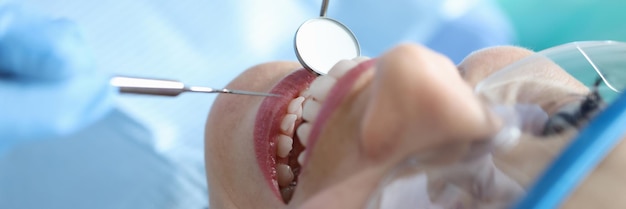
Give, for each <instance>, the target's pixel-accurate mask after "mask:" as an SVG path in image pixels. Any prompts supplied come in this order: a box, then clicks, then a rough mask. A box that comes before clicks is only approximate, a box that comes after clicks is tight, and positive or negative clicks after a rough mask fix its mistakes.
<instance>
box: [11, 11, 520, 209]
mask: <svg viewBox="0 0 626 209" xmlns="http://www.w3.org/2000/svg"><path fill="white" fill-rule="evenodd" d="M445 2H456V1H445ZM475 2H479V3H476V4H473V5H470V6H467V7H465V9H463V8H461V7H458V5H457V4H449V3H448V4H445V3H443V1H441V2H435V3H433V4H432V5H431V4H425V3H416V1H411V0H404V1H398V2H394V3H393V4H389V3H387V4H386V3H385V2H384V1H373V0H367V1H357V0H352V1H350V0H346V1H332V2H331V4H330V7H329V13H328V15H329V16H330V17H331V18H334V19H338V20H340V21H343V22H344V23H345V24H346V25H347V26H348V27H350V28H352V29H353V30H354V32H355V34H356V35H357V37H358V38H359V41H360V43H361V45H362V49H363V54H364V55H366V56H372V57H374V56H378V55H379V54H380V53H382V52H383V51H384V50H386V49H388V48H389V47H391V46H393V45H394V44H396V43H398V42H403V41H412V42H419V43H423V44H425V45H427V46H431V47H433V48H435V49H437V50H439V51H441V52H444V53H447V54H449V55H450V56H452V58H453V60H455V61H459V60H461V59H462V57H464V56H465V54H466V52H469V51H472V50H475V49H478V48H482V47H486V46H490V45H499V44H506V43H508V42H509V39H510V37H509V36H508V32H507V31H508V25H507V24H506V21H503V19H502V18H501V16H500V15H499V13H498V11H497V9H495V8H493V7H492V6H491V3H490V2H487V1H484V2H483V1H475ZM20 3H21V4H22V5H23V6H24V7H27V8H31V9H35V10H38V11H39V12H40V13H41V14H43V15H46V16H51V17H54V18H66V19H68V20H71V21H73V22H74V23H75V25H78V26H79V28H80V32H81V34H82V37H83V39H84V42H86V44H87V45H86V47H85V46H76V47H77V48H81V47H85V48H86V49H85V50H87V51H90V52H91V53H92V54H93V58H95V59H94V60H93V65H86V66H91V67H84V69H86V70H87V71H89V70H92V71H93V72H101V73H102V74H104V75H107V76H108V75H113V74H122V75H131V76H132V75H135V76H149V77H160V78H172V79H179V80H182V81H185V82H187V83H189V84H196V85H207V86H211V87H222V86H225V85H226V84H227V83H228V81H230V80H231V79H233V78H234V77H235V76H237V75H238V74H239V73H241V72H242V71H243V70H245V69H246V68H248V67H250V66H253V65H256V64H259V63H261V62H268V61H273V60H294V61H295V60H297V59H296V57H295V54H294V52H293V34H294V32H295V30H296V29H297V27H298V26H299V25H300V24H301V23H302V22H304V21H305V20H306V19H308V18H312V17H316V16H317V15H318V14H319V7H320V3H321V1H318V0H315V1H314V0H304V1H292V0H278V1H257V0H240V1H207V0H189V1H154V0H134V1H121V0H119V1H115V0H111V1H79V0H22V1H20ZM446 5H448V6H446ZM455 5H457V6H455ZM450 8H452V9H450ZM459 8H461V9H459ZM438 11H441V12H438ZM446 11H448V12H446ZM449 11H453V12H449ZM454 11H456V12H454ZM459 11H461V12H459ZM478 11H480V12H478ZM425 12H427V13H425ZM423 14H427V15H423ZM487 14H491V15H487ZM0 25H1V24H0ZM475 26H481V27H479V28H475ZM72 27H74V26H72ZM33 30H35V29H33ZM72 30H74V29H72ZM46 37H47V36H46ZM50 37H55V36H50ZM27 43H30V42H27ZM35 49H38V48H36V47H35ZM81 50H82V49H81ZM3 53H4V52H3ZM7 53H13V50H9V51H8V52H7ZM83 55H84V54H82V53H81V55H76V57H73V56H69V57H63V58H64V59H68V60H72V59H80V60H82V59H83V58H81V57H82V56H83ZM85 60H87V58H85ZM18 64H23V63H18ZM51 66H52V67H51V68H50V71H51V72H56V73H51V74H50V75H52V77H55V76H58V77H59V78H54V79H57V80H61V81H71V78H72V77H70V78H68V77H66V76H65V74H64V73H62V72H65V71H64V70H63V69H65V68H64V67H61V66H64V65H51ZM55 66H57V67H55ZM15 69H16V70H17V71H26V70H24V69H26V68H23V69H22V68H15ZM35 69H36V68H35ZM69 69H70V68H68V70H67V71H68V72H73V70H69ZM81 69H83V68H82V67H81ZM36 70H37V69H36ZM35 75H39V74H37V73H35ZM86 77H87V76H86ZM86 77H85V79H76V83H72V82H58V83H57V85H60V86H63V87H64V88H61V87H58V88H53V89H50V90H45V91H44V90H42V89H15V90H11V91H12V92H16V93H20V94H21V95H24V94H29V93H31V92H32V94H33V95H35V96H32V99H31V100H29V101H20V102H18V103H16V104H15V105H14V106H12V107H14V109H11V111H12V116H11V117H12V118H5V117H3V119H6V120H7V121H8V120H10V119H13V120H23V121H39V120H38V119H37V117H34V116H37V115H35V114H30V112H32V111H39V113H38V114H51V113H49V112H58V113H57V114H60V115H64V113H65V111H69V112H71V111H75V110H76V111H77V109H79V108H69V107H78V106H80V107H83V108H86V107H92V106H89V105H83V104H79V103H76V104H68V105H69V106H67V107H66V106H64V105H53V104H50V103H52V102H51V101H56V98H55V97H52V96H50V95H54V94H56V95H62V96H64V97H65V98H74V99H77V100H76V101H81V100H80V99H81V98H82V99H83V100H82V101H85V102H87V103H88V102H89V101H90V102H91V103H89V104H99V105H102V106H103V108H102V109H104V110H106V109H107V108H106V105H107V104H108V103H107V102H102V101H100V100H99V99H102V98H105V99H103V100H106V101H108V98H109V97H108V96H106V95H109V94H107V93H103V92H99V91H92V92H88V89H92V88H93V89H98V88H100V89H101V90H102V91H107V90H106V89H107V87H106V85H105V84H103V83H101V82H97V80H98V79H102V78H104V77H102V76H100V77H99V76H96V75H95V73H94V76H93V78H90V79H93V80H90V79H86ZM2 78H3V79H5V78H6V77H2ZM92 81H93V82H92ZM10 82H14V83H15V84H16V85H24V84H23V83H22V82H21V81H16V80H10ZM81 82H82V83H81ZM37 85H43V84H37ZM71 85H75V86H80V87H81V88H80V89H85V90H84V91H83V90H81V92H79V93H82V94H80V96H79V95H77V94H78V93H76V94H71V93H70V92H71V91H70V90H71V89H76V88H75V86H71ZM90 86H95V87H90ZM83 87H84V88H83ZM55 89H59V90H55ZM31 90H32V91H31ZM0 92H2V90H0ZM16 95H17V94H16ZM113 97H115V104H116V106H115V107H114V109H113V110H112V112H110V113H109V114H106V113H107V111H102V112H103V113H100V114H93V115H92V116H93V117H92V116H90V115H89V114H85V115H84V116H85V117H86V118H81V117H78V116H81V115H78V116H77V115H73V116H71V114H70V116H71V117H72V118H73V119H72V120H75V121H78V122H75V123H68V124H70V125H67V127H69V128H67V127H66V128H63V130H67V131H50V132H49V133H57V132H58V134H51V135H49V136H42V137H35V138H34V139H32V140H29V143H13V142H15V141H17V140H15V138H10V139H4V138H3V139H2V140H0V147H3V148H4V150H5V151H4V152H2V151H0V188H1V191H0V208H17V209H22V208H95V209H98V208H120V209H122V208H203V207H206V206H207V204H208V203H207V199H206V198H207V197H208V195H207V190H206V182H205V180H204V161H203V156H204V155H203V147H204V143H203V136H204V133H203V132H204V122H205V120H206V116H207V113H208V112H209V109H210V106H211V103H212V102H213V99H214V98H215V96H214V95H202V94H201V95H197V94H183V95H181V96H179V97H177V98H161V97H149V96H129V95H121V96H115V95H114V96H113ZM0 98H4V97H0ZM35 99H39V100H37V101H36V102H32V101H34V100H35ZM4 103H5V102H4V101H3V102H2V104H3V108H2V109H0V114H2V115H5V114H8V113H6V112H4V110H6V109H5V108H4ZM59 104H61V103H59ZM72 105H75V106H72ZM93 107H96V106H95V105H94V106H93ZM15 108H17V109H15ZM96 110H99V109H98V108H94V111H95V112H98V111H96ZM105 114H106V115H105ZM31 116H32V117H31ZM68 117H69V116H68ZM50 118H55V117H52V116H51V117H50ZM89 118H101V119H100V121H98V122H96V123H95V124H94V123H91V122H90V121H93V120H95V119H89ZM67 120H69V119H67ZM55 123H56V122H55V121H48V122H46V121H42V122H41V123H40V124H39V127H41V129H42V130H43V129H45V128H50V129H54V130H56V128H54V127H55ZM36 130H39V129H35V128H34V126H33V128H32V129H23V130H22V131H18V132H16V133H12V134H13V135H18V134H24V133H28V132H32V131H36ZM72 130H80V131H78V132H74V131H72ZM4 131H5V130H2V132H0V134H4ZM10 131H15V130H10ZM36 139H41V140H36ZM7 142H9V143H7ZM24 185H26V186H24ZM89 203H93V204H91V205H90V204H89Z"/></svg>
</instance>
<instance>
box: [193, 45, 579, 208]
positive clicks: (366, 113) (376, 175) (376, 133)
mask: <svg viewBox="0 0 626 209" xmlns="http://www.w3.org/2000/svg"><path fill="white" fill-rule="evenodd" d="M531 54H532V52H530V51H528V50H525V49H521V48H514V47H498V48H492V49H487V50H484V51H481V52H478V53H475V54H472V55H470V56H469V57H468V58H466V60H465V61H464V62H463V63H462V64H461V65H460V66H458V67H457V66H454V64H453V63H451V62H450V61H449V60H448V59H446V58H445V57H444V56H442V55H439V54H437V53H435V52H432V51H430V50H428V49H425V48H423V47H420V46H414V45H401V46H398V47H396V48H394V49H391V50H390V51H389V52H387V53H386V54H384V55H383V56H381V57H379V58H377V59H365V58H357V59H355V60H350V61H342V62H340V63H338V64H337V65H336V66H335V67H334V68H333V69H332V70H331V72H330V73H329V75H326V76H323V77H317V76H315V75H313V74H312V73H310V72H308V71H306V70H303V69H301V67H300V65H299V64H297V63H291V62H274V63H268V64H263V65H259V66H256V67H253V68H250V69H248V70H247V71H246V72H244V73H243V74H241V75H240V76H239V77H238V78H236V79H235V80H234V81H232V82H231V83H230V84H229V86H228V87H229V88H233V89H242V90H251V91H261V92H272V93H275V94H279V95H282V96H283V97H267V98H263V97H253V96H235V95H220V96H219V97H218V98H217V99H216V101H215V103H214V104H213V107H212V110H211V113H210V115H209V118H208V121H207V127H206V145H205V146H206V165H207V175H208V183H209V194H210V202H211V207H212V208H213V207H215V208H284V207H300V206H303V207H308V208H363V207H364V205H365V204H366V202H367V200H368V198H369V197H370V195H371V193H372V192H373V191H374V190H375V189H376V187H377V186H378V182H380V181H381V179H382V178H383V177H384V176H385V175H386V174H387V173H389V171H390V170H391V169H393V168H394V167H395V166H396V165H398V163H400V162H402V161H403V160H404V159H406V158H407V157H410V156H414V157H417V158H418V159H421V160H423V162H425V163H426V164H433V165H437V164H446V163H450V162H455V161H458V160H462V159H463V158H464V157H466V156H467V155H468V154H469V153H470V152H472V149H471V147H472V144H475V143H476V142H478V141H481V140H484V139H488V138H489V137H491V136H493V135H494V134H495V133H496V132H497V131H498V130H499V127H500V126H501V122H502V121H500V120H499V119H498V118H497V117H494V115H493V114H491V112H490V111H488V108H486V105H485V102H484V101H483V100H481V99H479V98H478V97H477V96H476V95H475V94H474V93H473V90H472V88H473V86H474V85H476V84H477V83H478V82H480V81H481V80H482V79H483V78H485V77H486V76H488V75H490V74H491V73H493V72H495V71H497V70H498V69H501V68H502V67H503V66H505V65H507V64H510V63H512V62H514V61H516V60H519V59H521V58H523V57H526V56H529V55H531ZM538 69H539V68H538ZM541 69H544V68H541ZM545 69H553V70H552V71H550V72H549V73H546V71H539V70H538V71H537V72H536V73H537V75H539V76H550V77H554V79H555V80H556V81H555V82H557V83H558V84H559V85H552V84H550V85H546V86H558V87H553V88H552V87H551V88H542V91H541V94H524V93H523V92H522V93H519V92H518V93H519V94H518V95H520V97H523V98H516V99H517V100H518V101H524V102H527V103H533V104H537V105H538V106H539V107H541V108H542V109H543V110H544V111H545V112H546V113H547V114H548V115H551V114H553V113H554V112H556V111H557V110H558V109H559V108H560V107H562V106H563V105H564V104H567V103H568V102H572V101H573V99H572V95H582V94H585V93H586V92H587V91H588V90H587V88H586V87H584V86H583V85H582V84H580V83H578V82H575V81H572V79H571V78H570V77H569V75H567V74H566V73H565V72H563V71H562V70H561V69H559V68H558V67H557V66H554V65H550V64H546V66H545ZM522 83H523V82H522ZM507 88H510V89H511V91H513V90H515V91H520V89H522V90H521V91H524V89H528V91H529V92H534V91H536V90H537V84H533V85H530V87H527V88H519V85H518V86H511V87H505V88H500V89H499V90H498V91H499V92H494V93H493V94H492V95H491V96H492V97H497V96H498V95H500V94H502V97H504V95H506V91H507ZM494 95H495V96H494ZM509 99H510V98H509ZM574 100H575V99H574ZM531 129H532V128H531ZM530 132H532V131H529V133H526V134H523V135H522V140H521V141H520V143H521V144H520V146H517V147H515V148H514V149H513V150H511V151H510V152H509V153H510V154H508V155H505V156H498V155H495V162H496V164H506V165H513V166H514V168H515V169H512V168H510V169H507V168H504V169H502V170H503V172H504V173H507V174H510V176H511V178H513V179H514V180H515V181H516V182H519V183H520V184H521V185H522V186H526V185H527V184H529V183H531V182H532V179H534V178H535V177H536V175H537V174H538V172H540V171H541V170H542V169H543V167H544V166H545V165H546V163H548V162H550V160H551V159H552V157H553V156H554V155H555V154H557V153H558V151H559V149H560V148H561V147H562V146H563V144H565V143H566V141H567V139H569V137H565V136H568V135H569V136H571V134H573V133H572V132H565V133H563V134H561V135H558V136H555V137H551V138H552V139H548V140H546V139H539V138H538V137H536V136H534V135H533V134H531V133H530ZM546 147H548V148H547V149H546ZM529 153H531V154H530V155H529Z"/></svg>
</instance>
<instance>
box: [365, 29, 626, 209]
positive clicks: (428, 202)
mask: <svg viewBox="0 0 626 209" xmlns="http://www.w3.org/2000/svg"><path fill="white" fill-rule="evenodd" d="M562 75H566V77H565V79H564V77H563V76H562ZM559 76H561V77H559ZM625 88H626V43H622V42H615V41H587V42H573V43H568V44H564V45H560V46H556V47H552V48H549V49H546V50H543V51H540V52H538V53H535V54H533V55H531V56H529V57H526V58H523V59H521V60H519V61H517V62H515V63H513V64H510V65H508V66H506V67H505V68H503V69H501V70H499V71H497V72H495V73H493V74H491V75H489V76H488V77H487V78H485V79H484V80H482V81H481V82H480V83H478V84H477V85H476V87H475V93H476V94H477V95H478V96H479V97H480V98H481V99H484V100H485V102H486V103H487V104H490V106H491V110H492V111H493V112H494V113H496V115H498V116H499V117H500V119H501V120H502V122H503V123H502V128H501V130H500V132H499V133H497V134H496V135H494V136H493V137H492V138H491V139H488V140H485V141H481V142H477V144H476V145H475V146H473V147H472V148H471V149H470V151H469V153H468V154H467V155H465V156H464V157H462V159H459V160H458V161H457V162H453V163H449V164H444V165H436V166H433V165H426V163H424V162H420V158H419V157H417V156H412V157H409V158H407V159H406V160H405V161H403V162H402V163H400V164H398V165H397V166H396V167H395V168H394V169H393V170H392V171H390V172H389V173H388V174H387V175H386V176H385V177H384V178H383V179H382V180H381V182H380V183H379V187H378V189H377V190H376V191H375V192H373V193H372V194H371V197H370V199H369V202H367V203H366V208H368V209H385V208H411V209H413V208H415V209H421V208H428V209H448V208H450V209H451V208H477V209H482V208H490V209H492V208H525V209H540V208H541V209H543V208H556V207H558V206H559V205H561V204H562V203H563V201H564V200H565V199H566V198H567V197H568V195H569V194H571V193H572V192H573V191H574V190H575V189H576V188H577V185H579V184H580V183H581V182H582V181H583V180H584V178H585V176H586V175H588V174H589V173H590V172H591V171H593V169H594V168H595V165H597V163H599V162H601V161H602V160H603V158H604V156H606V155H607V154H608V153H609V152H610V151H611V148H612V147H613V146H615V145H616V144H617V143H618V142H619V141H620V140H621V139H622V137H624V136H625V135H626V129H624V128H623V127H626V126H624V125H626V95H623V94H621V92H622V91H624V89H625ZM548 89H554V90H555V91H556V92H560V95H559V94H549V92H547V91H549V90H548ZM593 95H595V96H594V97H592V96H593ZM546 96H548V97H559V96H560V97H562V98H564V100H567V98H572V99H570V100H569V101H570V102H569V104H558V103H554V102H548V103H543V104H542V103H541V102H539V101H541V100H542V99H545V97H546ZM592 100H593V101H592ZM613 101H616V102H615V104H611V103H612V102H613ZM590 102H595V103H593V104H595V106H594V105H589V104H590ZM592 108H595V109H592ZM605 108H607V110H606V112H603V110H604V109H605ZM590 111H591V112H590ZM609 111H610V112H609ZM617 113H620V114H617ZM565 114H570V116H571V117H569V116H561V115H565ZM596 115H599V116H598V120H601V119H602V120H605V121H598V120H596V119H595V116H596ZM620 116H622V117H620ZM559 117H564V118H559ZM557 119H562V121H561V122H562V124H560V125H564V126H563V127H561V128H562V129H563V130H561V132H558V133H551V132H550V133H549V132H546V131H545V129H547V128H550V127H548V126H551V125H554V124H551V123H550V122H554V120H557ZM573 119H575V121H572V120H573ZM555 123H556V122H555ZM567 125H569V126H567ZM619 127H622V128H619ZM578 133H580V136H578ZM589 137H597V138H596V139H589Z"/></svg>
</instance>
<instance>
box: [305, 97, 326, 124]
mask: <svg viewBox="0 0 626 209" xmlns="http://www.w3.org/2000/svg"><path fill="white" fill-rule="evenodd" d="M320 109H322V104H320V103H319V102H316V101H315V100H312V99H307V100H306V101H304V105H303V107H302V119H304V120H306V121H309V122H313V120H315V117H317V115H318V114H319V112H320Z"/></svg>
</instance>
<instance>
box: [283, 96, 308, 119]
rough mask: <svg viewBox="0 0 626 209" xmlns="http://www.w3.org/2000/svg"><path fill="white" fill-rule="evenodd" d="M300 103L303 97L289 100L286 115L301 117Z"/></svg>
mask: <svg viewBox="0 0 626 209" xmlns="http://www.w3.org/2000/svg"><path fill="white" fill-rule="evenodd" d="M302 102H304V97H298V98H295V99H293V100H291V102H290V103H289V107H288V108H287V113H291V114H295V115H297V116H302Z"/></svg>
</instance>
